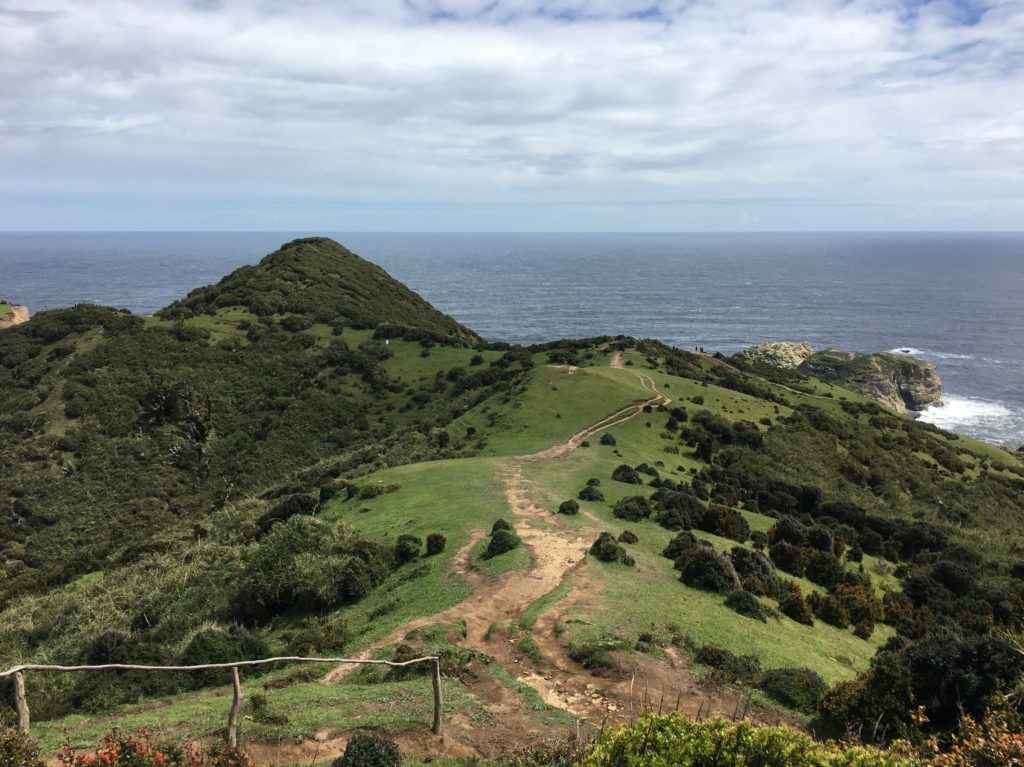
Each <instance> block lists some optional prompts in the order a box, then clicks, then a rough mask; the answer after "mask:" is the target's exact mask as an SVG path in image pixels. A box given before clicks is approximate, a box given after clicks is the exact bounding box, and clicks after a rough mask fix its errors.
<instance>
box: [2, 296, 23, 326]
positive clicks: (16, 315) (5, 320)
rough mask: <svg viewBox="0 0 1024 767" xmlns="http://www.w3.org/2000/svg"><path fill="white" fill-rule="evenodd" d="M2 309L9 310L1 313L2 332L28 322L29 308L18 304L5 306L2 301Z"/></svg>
mask: <svg viewBox="0 0 1024 767" xmlns="http://www.w3.org/2000/svg"><path fill="white" fill-rule="evenodd" d="M0 308H5V309H7V311H4V312H0V330H3V329H4V328H12V327H14V326H15V325H20V324H22V323H23V322H28V308H26V307H24V306H19V305H18V304H4V303H3V302H2V301H0Z"/></svg>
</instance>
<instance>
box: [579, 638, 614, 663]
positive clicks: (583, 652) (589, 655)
mask: <svg viewBox="0 0 1024 767" xmlns="http://www.w3.org/2000/svg"><path fill="white" fill-rule="evenodd" d="M612 649H614V648H613V647H612V646H611V645H610V644H609V643H608V642H597V641H591V642H580V643H578V644H576V643H573V644H570V645H569V650H568V653H569V657H570V658H572V659H573V660H574V661H576V662H577V663H579V664H580V665H581V666H583V668H587V669H611V668H615V660H614V659H613V658H612V656H611V655H610V654H609V651H610V650H612Z"/></svg>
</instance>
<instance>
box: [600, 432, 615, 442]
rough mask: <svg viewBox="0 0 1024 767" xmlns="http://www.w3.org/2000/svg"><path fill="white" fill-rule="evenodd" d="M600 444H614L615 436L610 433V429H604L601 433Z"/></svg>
mask: <svg viewBox="0 0 1024 767" xmlns="http://www.w3.org/2000/svg"><path fill="white" fill-rule="evenodd" d="M601 444H602V445H614V444H615V437H613V436H612V433H611V432H610V431H606V432H605V433H604V434H602V435H601Z"/></svg>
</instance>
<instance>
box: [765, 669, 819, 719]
mask: <svg viewBox="0 0 1024 767" xmlns="http://www.w3.org/2000/svg"><path fill="white" fill-rule="evenodd" d="M758 686H759V687H760V688H761V689H762V690H764V691H765V693H766V694H767V695H768V697H770V698H771V699H772V700H777V701H778V702H779V703H781V704H782V705H784V706H789V708H792V709H796V710H797V711H802V712H803V713H805V714H813V713H814V710H815V708H817V706H818V701H819V700H821V696H822V695H824V694H825V691H826V690H828V684H827V683H826V682H825V680H824V679H822V678H821V676H820V675H819V674H818V673H817V672H814V671H811V670H810V669H809V668H773V669H771V670H769V671H765V672H764V674H762V675H761V680H760V682H759V683H758Z"/></svg>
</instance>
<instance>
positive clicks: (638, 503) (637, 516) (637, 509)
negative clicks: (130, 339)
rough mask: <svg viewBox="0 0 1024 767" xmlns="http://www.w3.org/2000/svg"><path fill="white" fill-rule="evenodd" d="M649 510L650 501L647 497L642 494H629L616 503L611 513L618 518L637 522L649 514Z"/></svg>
mask: <svg viewBox="0 0 1024 767" xmlns="http://www.w3.org/2000/svg"><path fill="white" fill-rule="evenodd" d="M651 511H652V509H651V502H650V501H649V500H648V499H647V498H645V497H644V496H642V495H631V496H628V497H626V498H623V499H622V500H620V501H619V502H618V503H616V504H615V508H614V509H612V514H614V515H615V516H616V517H618V518H619V519H625V520H628V521H630V522H639V521H640V520H643V519H647V518H648V517H649V516H651Z"/></svg>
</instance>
